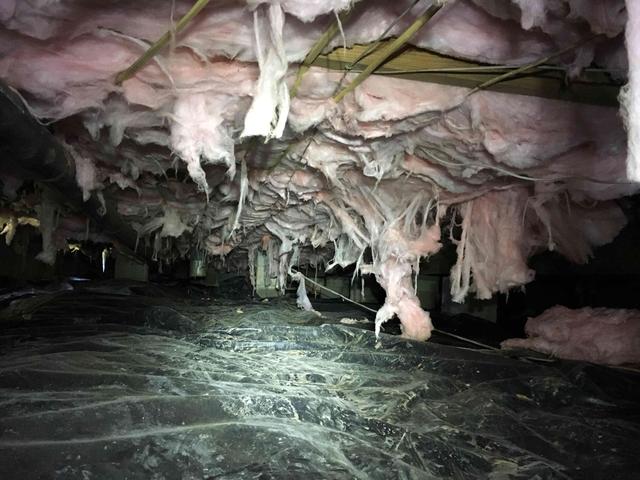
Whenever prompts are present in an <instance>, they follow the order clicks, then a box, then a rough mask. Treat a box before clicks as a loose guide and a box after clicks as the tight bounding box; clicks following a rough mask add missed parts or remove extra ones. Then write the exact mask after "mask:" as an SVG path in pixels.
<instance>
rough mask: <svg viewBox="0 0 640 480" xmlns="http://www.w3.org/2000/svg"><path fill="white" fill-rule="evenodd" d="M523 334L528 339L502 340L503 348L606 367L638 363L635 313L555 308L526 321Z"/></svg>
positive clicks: (639, 318)
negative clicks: (528, 351)
mask: <svg viewBox="0 0 640 480" xmlns="http://www.w3.org/2000/svg"><path fill="white" fill-rule="evenodd" d="M525 332H526V333H527V337H528V338H513V339H510V340H505V341H504V342H502V348H528V349H531V350H536V351H538V352H542V353H547V354H550V355H553V356H555V357H559V358H566V359H569V360H584V361H588V362H594V363H603V364H608V365H621V364H624V363H640V311H638V310H616V309H611V308H588V307H587V308H581V309H578V310H572V309H569V308H566V307H562V306H555V307H552V308H550V309H548V310H546V311H545V312H544V313H542V314H541V315H539V316H537V317H535V318H530V319H529V320H527V324H526V326H525Z"/></svg>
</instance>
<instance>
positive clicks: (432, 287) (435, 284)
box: [417, 275, 440, 310]
mask: <svg viewBox="0 0 640 480" xmlns="http://www.w3.org/2000/svg"><path fill="white" fill-rule="evenodd" d="M417 295H418V298H419V299H420V305H421V306H422V308H423V309H425V310H433V309H435V308H437V307H438V301H439V299H440V278H439V277H437V276H435V275H419V276H418V292H417Z"/></svg>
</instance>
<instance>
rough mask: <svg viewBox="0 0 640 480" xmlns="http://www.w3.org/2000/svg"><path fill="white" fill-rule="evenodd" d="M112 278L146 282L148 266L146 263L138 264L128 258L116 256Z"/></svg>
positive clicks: (147, 279)
mask: <svg viewBox="0 0 640 480" xmlns="http://www.w3.org/2000/svg"><path fill="white" fill-rule="evenodd" d="M114 278H117V279H121V280H135V281H138V282H148V281H149V266H148V265H147V264H146V263H139V262H137V261H135V260H133V259H132V258H130V257H127V256H124V255H122V254H117V255H116V268H115V273H114Z"/></svg>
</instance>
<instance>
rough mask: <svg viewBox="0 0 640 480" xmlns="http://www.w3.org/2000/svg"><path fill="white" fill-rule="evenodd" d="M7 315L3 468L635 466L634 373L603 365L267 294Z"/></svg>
mask: <svg viewBox="0 0 640 480" xmlns="http://www.w3.org/2000/svg"><path fill="white" fill-rule="evenodd" d="M154 302H155V304H154ZM14 310H15V309H14ZM18 310H19V311H21V312H22V313H21V314H20V319H19V320H18V319H17V317H16V318H14V319H13V320H11V319H6V318H5V320H4V326H3V327H2V330H0V405H1V411H2V415H0V478H3V479H11V478H20V479H23V478H51V479H63V478H64V479H69V478H82V479H94V478H95V479H98V478H99V479H111V478H113V479H123V478H127V479H138V478H140V479H143V478H144V479H149V478H152V479H177V478H180V479H202V478H211V479H213V478H216V479H219V478H224V479H231V478H261V479H276V478H304V479H308V480H309V479H316V478H317V479H320V478H323V479H324V478H332V479H353V478H361V479H377V478H380V479H392V478H397V479H425V478H451V479H461V478H490V479H531V478H544V479H551V478H632V475H633V473H634V472H637V471H640V457H638V451H637V440H638V438H640V415H639V413H640V409H639V405H640V403H639V399H640V394H639V393H638V390H637V386H638V385H639V382H638V378H637V377H636V378H633V377H632V376H630V375H626V374H623V373H621V372H618V371H615V370H610V369H606V368H604V367H594V366H589V365H586V364H580V363H569V362H562V363H560V364H559V365H556V366H545V365H539V364H535V363H531V362H525V361H523V360H519V359H515V358H509V357H507V356H506V355H505V354H504V353H500V352H480V351H473V350H469V349H462V348H455V347H451V346H444V345H438V344H436V343H433V342H429V343H416V342H409V341H406V340H403V339H401V338H399V337H394V336H390V335H384V334H383V335H382V336H381V341H380V342H376V340H375V337H374V334H373V332H371V331H368V330H364V329H359V328H354V327H351V326H346V325H342V324H339V322H338V320H339V318H340V317H339V316H336V317H335V318H333V317H331V318H325V319H319V318H318V317H317V316H316V315H314V314H313V313H307V312H300V311H297V310H295V308H294V307H293V305H290V304H285V303H281V302H275V303H272V304H261V303H243V304H231V303H227V304H223V303H218V304H216V305H202V304H200V305H194V304H189V303H188V302H178V301H175V302H174V301H172V300H171V299H169V298H165V299H162V300H153V299H150V298H148V297H139V296H126V297H125V296H121V297H118V296H117V295H105V294H95V293H94V294H91V295H87V294H85V295H82V294H81V293H78V292H71V293H63V294H61V295H58V296H56V297H55V298H53V299H52V300H51V301H50V302H48V303H45V304H44V306H43V305H42V303H40V304H38V305H37V306H36V307H33V308H31V309H29V308H26V307H25V308H23V309H22V310H20V309H18ZM323 322H330V323H325V324H322V323H323ZM634 388H635V390H634Z"/></svg>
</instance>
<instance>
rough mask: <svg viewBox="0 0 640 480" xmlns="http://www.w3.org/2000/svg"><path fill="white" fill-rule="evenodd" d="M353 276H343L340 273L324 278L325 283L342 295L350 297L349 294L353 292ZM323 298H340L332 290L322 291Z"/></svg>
mask: <svg viewBox="0 0 640 480" xmlns="http://www.w3.org/2000/svg"><path fill="white" fill-rule="evenodd" d="M350 284H351V277H346V276H345V277H342V276H338V275H334V276H326V277H325V279H324V285H325V287H327V288H330V289H331V290H334V291H336V292H338V293H340V294H341V295H344V296H345V297H347V298H349V294H350V293H351V285H350ZM322 297H323V298H340V297H339V296H337V295H334V294H333V293H331V292H328V291H326V290H324V291H322Z"/></svg>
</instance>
